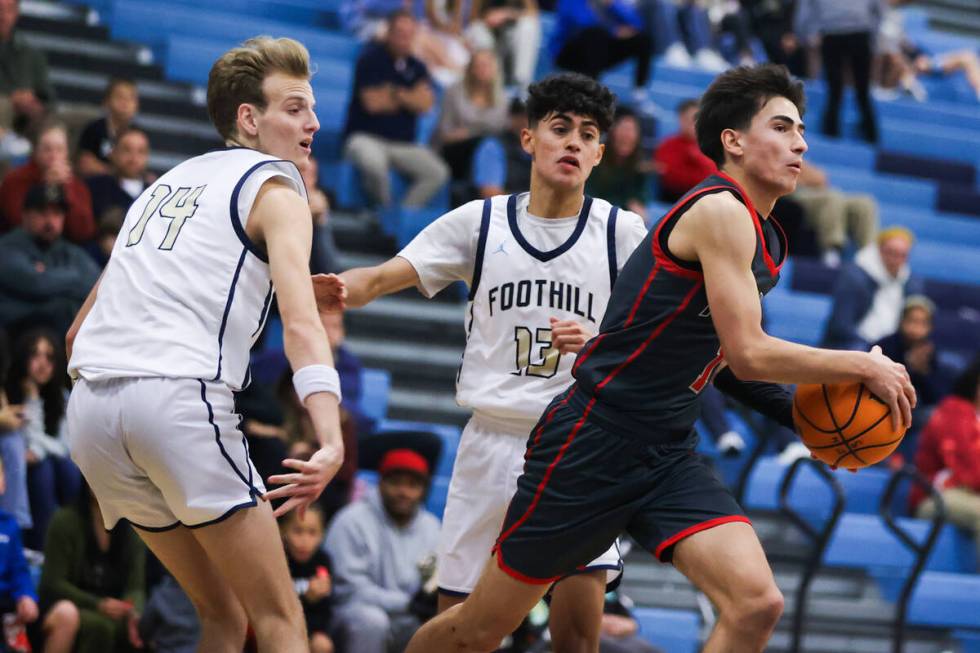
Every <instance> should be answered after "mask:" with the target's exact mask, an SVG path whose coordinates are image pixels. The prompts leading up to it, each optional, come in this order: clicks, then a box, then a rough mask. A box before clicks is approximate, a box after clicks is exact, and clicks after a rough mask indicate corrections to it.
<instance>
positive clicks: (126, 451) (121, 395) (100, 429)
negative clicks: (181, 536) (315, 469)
mask: <svg viewBox="0 0 980 653" xmlns="http://www.w3.org/2000/svg"><path fill="white" fill-rule="evenodd" d="M238 423H239V416H238V414H237V413H235V402H234V398H233V396H232V393H231V390H230V389H229V388H228V387H227V386H226V385H225V384H223V383H217V382H210V381H202V380H198V379H164V378H155V377H154V378H119V379H110V380H107V381H97V382H88V381H85V380H84V379H79V381H78V383H76V384H75V389H74V390H73V391H72V393H71V398H70V399H69V401H68V446H69V449H70V450H71V457H72V460H74V461H75V463H76V464H77V465H78V467H79V468H80V469H81V470H82V474H83V475H84V476H85V480H86V481H88V484H89V486H90V487H91V488H92V491H93V493H94V494H95V497H96V498H97V499H98V501H99V507H100V508H101V510H102V518H103V520H104V521H105V527H106V528H112V527H113V526H114V525H115V524H116V522H117V521H119V520H120V519H126V520H128V521H129V522H130V523H131V524H133V525H134V526H138V527H139V528H142V529H144V530H148V531H162V530H167V529H170V528H174V527H176V526H178V525H181V524H182V525H184V526H187V527H189V528H196V527H199V526H207V525H208V524H212V523H215V522H217V521H220V520H222V519H224V518H225V517H228V516H230V515H231V514H232V513H234V512H235V511H236V510H239V509H240V508H246V507H251V506H254V505H256V498H257V497H258V496H259V495H260V494H263V493H264V492H265V486H264V485H263V484H262V479H260V478H259V476H258V474H256V472H255V470H254V469H253V467H252V464H251V461H250V460H249V457H248V445H247V443H246V441H245V436H244V434H243V433H242V432H241V431H240V430H239V429H238Z"/></svg>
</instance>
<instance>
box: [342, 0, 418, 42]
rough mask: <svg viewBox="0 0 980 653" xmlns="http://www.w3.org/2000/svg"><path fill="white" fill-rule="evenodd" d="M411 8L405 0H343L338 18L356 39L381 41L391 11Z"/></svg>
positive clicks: (385, 31)
mask: <svg viewBox="0 0 980 653" xmlns="http://www.w3.org/2000/svg"><path fill="white" fill-rule="evenodd" d="M411 9H412V7H411V6H410V4H409V3H408V2H406V0H343V2H342V3H341V6H340V20H341V22H342V23H343V24H344V28H345V29H346V30H347V31H348V32H350V33H351V34H353V35H354V36H356V37H357V39H358V40H360V41H364V42H365V43H367V42H369V41H381V40H384V38H385V35H386V33H387V31H388V17H389V16H391V14H392V13H393V12H396V11H402V10H409V11H411Z"/></svg>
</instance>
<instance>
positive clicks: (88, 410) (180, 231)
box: [67, 37, 343, 653]
mask: <svg viewBox="0 0 980 653" xmlns="http://www.w3.org/2000/svg"><path fill="white" fill-rule="evenodd" d="M309 78H310V71H309V55H308V53H307V51H306V48H305V47H303V46H302V45H301V44H299V43H297V42H296V41H292V40H289V39H277V40H274V39H271V38H267V37H260V38H256V39H252V40H250V41H247V42H246V43H245V44H243V46H242V47H239V48H235V49H232V50H230V51H229V52H227V53H225V54H224V55H222V56H221V57H220V58H219V59H218V61H217V62H215V64H214V66H213V67H212V69H211V74H210V78H209V80H208V111H209V113H210V115H211V119H212V121H213V122H214V124H215V127H216V128H217V130H218V132H219V133H220V134H221V136H222V137H223V138H224V139H225V141H226V143H227V145H229V146H230V147H229V148H228V149H226V150H222V151H216V152H210V153H208V154H204V155H201V156H198V157H195V158H193V159H190V160H188V161H185V162H184V163H181V164H180V165H178V166H177V167H175V168H174V169H173V170H171V171H170V172H168V173H166V174H165V175H163V176H162V177H160V179H159V180H158V181H157V182H156V183H154V184H153V185H151V186H150V187H149V188H147V189H146V191H144V193H143V194H142V195H141V196H140V197H139V198H138V199H137V200H136V202H135V203H134V204H133V206H132V208H131V209H130V210H129V212H128V214H127V215H126V221H125V223H124V224H123V227H122V230H121V231H120V234H119V238H118V239H117V241H116V245H115V248H114V249H113V252H112V257H111V259H110V261H109V264H108V265H107V267H106V269H105V272H104V273H103V276H102V278H101V280H100V282H99V283H98V284H97V285H96V287H95V288H94V289H93V291H92V292H91V294H90V295H89V297H88V299H87V301H86V302H85V305H84V306H83V308H82V310H81V311H80V313H79V315H78V316H77V317H76V319H75V323H74V324H73V325H72V328H71V329H70V331H69V334H68V338H67V341H68V343H67V344H68V346H69V347H70V352H71V360H70V363H69V371H70V372H71V373H72V375H73V376H75V377H76V378H77V379H78V380H77V383H76V386H75V390H74V392H73V393H72V395H71V400H70V402H69V406H68V431H69V444H70V447H71V453H72V458H73V459H74V460H75V461H76V463H78V466H79V467H80V468H81V470H82V473H83V474H84V475H85V478H86V479H87V481H88V483H89V485H90V486H91V487H92V490H93V491H94V493H95V496H96V497H97V498H98V502H99V508H100V510H101V513H102V517H103V520H104V522H105V526H106V528H112V527H113V526H114V525H115V524H116V522H117V521H118V520H120V519H126V520H129V522H130V523H132V524H133V525H134V526H135V527H136V530H137V532H138V533H139V535H140V537H142V538H143V540H144V541H145V542H146V543H147V545H148V546H149V547H150V549H151V550H152V551H153V552H154V553H155V554H156V555H157V557H158V558H160V560H161V561H162V562H163V563H164V564H165V565H166V566H167V568H168V569H169V570H170V571H171V572H172V573H173V575H174V576H175V577H176V578H177V580H178V581H179V582H180V584H181V585H182V586H183V587H184V589H185V590H186V591H187V594H188V595H189V596H190V598H191V600H192V601H193V602H194V605H195V607H196V608H197V611H198V615H199V616H200V621H201V626H202V632H201V640H200V643H199V644H198V649H197V650H198V651H202V652H203V651H207V652H208V653H211V652H221V653H232V652H233V651H238V652H240V651H241V650H242V645H243V643H244V641H245V632H246V627H247V625H248V624H250V625H251V626H252V628H253V629H254V630H255V634H256V639H257V641H258V647H259V650H260V651H262V652H263V653H266V652H270V653H271V652H272V651H276V652H277V653H280V652H284V651H285V652H290V653H292V652H294V651H296V652H298V651H308V650H309V649H308V644H307V640H306V629H305V627H304V623H303V612H302V609H301V607H300V604H299V601H298V600H297V598H296V594H295V592H294V590H293V586H292V582H291V580H290V576H289V571H288V568H287V566H286V560H285V556H284V553H283V548H282V543H281V541H280V538H279V533H278V530H277V528H276V520H275V516H274V515H273V511H272V508H271V506H270V504H269V503H268V500H269V499H274V498H285V499H286V500H285V502H284V503H283V505H282V506H280V507H279V509H278V510H277V511H276V512H277V514H282V513H284V512H286V511H288V510H290V509H293V508H297V509H299V510H303V509H304V508H305V507H306V506H307V505H309V503H310V502H312V501H313V500H314V499H316V497H317V496H318V495H319V494H320V492H321V491H322V490H323V488H324V486H325V485H326V483H327V482H328V481H329V480H330V479H331V477H332V476H333V475H334V474H335V473H336V471H337V469H338V468H339V466H340V464H341V462H342V459H343V445H342V442H341V438H340V427H339V421H338V399H339V395H340V391H339V384H338V381H337V373H336V371H335V370H334V369H333V367H332V364H333V361H332V358H331V354H330V348H329V346H328V344H327V338H326V335H325V334H324V330H323V326H322V324H321V322H320V319H319V315H318V313H317V310H316V304H315V300H314V294H313V288H312V284H311V282H310V277H309V266H308V261H309V257H310V243H311V237H312V236H311V233H312V224H313V223H312V220H311V217H310V209H309V206H308V204H307V201H306V189H305V188H304V186H303V180H302V177H301V176H300V173H299V170H298V169H297V165H298V164H301V163H305V162H306V161H307V160H308V157H309V155H310V145H311V143H312V140H313V134H314V133H315V132H316V131H317V129H319V123H318V122H317V119H316V116H315V114H314V113H313V107H314V99H313V91H312V88H311V86H310V81H309ZM273 288H275V290H276V291H277V292H278V301H279V311H280V313H281V315H282V320H283V326H284V340H285V350H286V356H287V358H288V359H289V362H290V364H291V365H292V367H293V369H294V370H296V373H295V376H294V384H295V386H296V390H297V393H298V394H299V396H300V398H301V399H302V400H303V401H304V403H305V406H306V408H307V409H308V410H309V413H310V417H311V419H312V421H313V424H314V427H315V429H316V433H317V435H318V436H319V439H320V442H321V446H322V448H321V449H320V450H319V451H318V452H317V453H316V454H314V455H313V457H312V458H311V459H310V460H309V461H308V462H302V461H298V460H286V461H284V463H283V464H284V465H285V466H286V467H289V468H291V469H292V470H295V471H294V472H293V473H288V474H283V475H280V476H273V477H271V478H270V479H269V481H270V482H272V483H278V484H282V487H280V488H278V489H275V490H273V491H271V492H266V491H265V488H264V485H263V483H262V479H260V478H258V477H257V476H256V475H255V471H254V470H253V468H252V465H251V462H250V460H249V457H248V449H247V445H246V443H245V438H244V436H243V434H242V432H241V431H240V430H239V429H238V416H237V415H236V414H235V412H234V401H233V398H232V392H233V391H235V390H239V389H241V388H242V387H243V386H244V385H246V384H247V383H248V355H249V348H250V347H251V345H252V343H253V341H254V340H255V338H256V336H257V335H258V334H259V332H260V331H261V330H262V326H263V323H264V321H265V318H266V314H267V312H268V308H269V303H270V301H271V299H272V293H273Z"/></svg>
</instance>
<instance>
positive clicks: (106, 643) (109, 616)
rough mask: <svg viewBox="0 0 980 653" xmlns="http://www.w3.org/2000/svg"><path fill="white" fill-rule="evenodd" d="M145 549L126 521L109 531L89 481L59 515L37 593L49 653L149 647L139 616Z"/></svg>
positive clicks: (53, 524)
mask: <svg viewBox="0 0 980 653" xmlns="http://www.w3.org/2000/svg"><path fill="white" fill-rule="evenodd" d="M145 570H146V549H145V548H144V546H143V542H142V541H140V539H139V537H138V536H137V535H136V533H135V532H134V531H133V529H132V527H130V525H129V524H128V523H127V522H126V521H121V522H119V523H118V524H117V525H116V526H115V527H114V528H113V529H112V530H111V531H107V530H105V523H104V522H103V521H102V511H101V510H100V509H99V503H98V502H97V501H96V500H95V496H94V495H93V494H92V491H91V489H89V487H88V484H85V483H84V482H83V489H82V491H81V492H80V493H79V495H78V499H77V500H76V501H75V502H74V503H73V504H70V505H68V506H65V507H64V508H62V509H60V510H59V511H58V512H57V513H55V516H54V519H52V520H51V532H50V534H49V536H48V538H47V541H46V543H45V546H44V567H43V569H42V571H41V582H40V586H39V590H40V595H41V606H42V612H43V614H44V618H43V620H42V624H41V625H42V629H43V632H44V636H45V642H44V651H45V653H71V652H72V651H74V652H75V653H121V652H122V651H130V650H132V649H133V648H136V649H139V648H142V647H143V643H142V641H141V640H140V636H139V613H140V611H141V610H142V608H143V598H144V594H145V585H144V579H145Z"/></svg>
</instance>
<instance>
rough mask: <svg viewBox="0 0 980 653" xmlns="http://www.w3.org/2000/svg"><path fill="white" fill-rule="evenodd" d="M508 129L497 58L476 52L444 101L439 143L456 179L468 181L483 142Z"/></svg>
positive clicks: (437, 136) (438, 134)
mask: <svg viewBox="0 0 980 653" xmlns="http://www.w3.org/2000/svg"><path fill="white" fill-rule="evenodd" d="M506 127H507V98H506V97H505V96H504V89H503V85H502V84H501V80H500V73H499V71H498V69H497V56H496V55H495V54H494V53H493V51H492V50H479V51H477V52H475V53H473V57H472V58H471V59H470V63H469V65H467V66H466V74H465V75H464V77H463V79H462V80H461V81H460V82H459V83H457V84H455V85H453V86H452V87H450V88H449V89H448V90H447V91H446V94H445V95H444V96H443V98H442V111H441V112H440V115H439V126H438V127H437V129H436V141H437V143H438V144H439V147H440V150H441V151H440V154H441V155H442V158H443V159H444V160H445V161H446V163H447V164H449V169H450V170H451V171H452V175H453V179H454V180H457V181H458V180H468V179H469V178H470V168H471V165H470V164H471V163H472V161H473V153H474V152H475V151H476V147H477V145H479V143H480V140H481V139H482V138H483V137H484V136H487V135H490V134H496V133H499V132H502V131H503V130H504V129H505V128H506Z"/></svg>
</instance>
